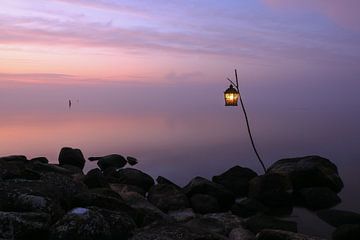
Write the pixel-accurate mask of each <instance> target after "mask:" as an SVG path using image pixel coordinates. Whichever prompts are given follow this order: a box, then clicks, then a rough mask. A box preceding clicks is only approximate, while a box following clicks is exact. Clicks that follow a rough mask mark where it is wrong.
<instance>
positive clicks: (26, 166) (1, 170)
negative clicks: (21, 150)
mask: <svg viewBox="0 0 360 240" xmlns="http://www.w3.org/2000/svg"><path fill="white" fill-rule="evenodd" d="M1 159H3V160H0V179H3V180H9V179H27V180H38V179H39V178H40V175H39V174H38V173H37V172H35V171H33V170H32V164H31V162H30V161H27V160H24V159H23V158H22V157H21V156H20V157H18V156H11V157H4V158H1Z"/></svg>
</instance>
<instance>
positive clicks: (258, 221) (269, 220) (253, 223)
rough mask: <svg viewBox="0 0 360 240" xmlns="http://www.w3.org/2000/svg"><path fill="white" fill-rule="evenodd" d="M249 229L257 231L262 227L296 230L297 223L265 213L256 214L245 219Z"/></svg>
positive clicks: (262, 228)
mask: <svg viewBox="0 0 360 240" xmlns="http://www.w3.org/2000/svg"><path fill="white" fill-rule="evenodd" d="M245 224H246V226H247V228H248V229H250V231H252V232H253V233H258V232H260V231H262V230H264V229H278V230H285V231H290V232H297V224H296V222H293V221H288V220H283V219H279V218H275V217H271V216H267V215H256V216H253V217H250V218H249V219H247V220H246V221H245Z"/></svg>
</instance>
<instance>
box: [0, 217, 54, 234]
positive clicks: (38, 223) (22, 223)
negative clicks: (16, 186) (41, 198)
mask: <svg viewBox="0 0 360 240" xmlns="http://www.w3.org/2000/svg"><path fill="white" fill-rule="evenodd" d="M49 225H50V216H49V215H48V214H45V213H33V212H27V213H19V212H0V239H4V240H7V239H16V240H27V239H38V240H42V239H46V237H47V233H48V228H49Z"/></svg>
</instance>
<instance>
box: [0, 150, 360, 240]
mask: <svg viewBox="0 0 360 240" xmlns="http://www.w3.org/2000/svg"><path fill="white" fill-rule="evenodd" d="M89 160H90V161H97V164H98V166H99V168H96V169H92V170H90V171H89V172H87V173H86V174H84V173H83V168H84V165H85V162H86V160H85V158H84V156H83V154H82V152H81V150H79V149H72V148H68V147H66V148H63V149H61V151H60V154H59V164H50V163H49V161H48V160H47V159H46V158H44V157H39V158H34V159H30V160H28V159H27V158H26V157H25V156H8V157H0V239H1V240H10V239H21V240H22V239H36V240H43V239H44V240H45V239H51V240H62V239H70V240H71V239H78V240H85V239H90V240H91V239H106V240H107V239H108V240H111V239H120V240H122V239H124V240H125V239H132V240H169V239H178V240H181V239H183V240H192V239H194V240H195V239H198V240H200V239H201V240H222V239H224V240H225V239H229V240H255V239H256V240H292V239H294V240H319V239H321V238H318V237H313V236H306V235H303V234H300V233H297V224H296V222H294V221H290V220H286V219H284V217H286V216H289V214H291V212H292V210H293V208H294V207H295V206H299V207H304V208H307V209H310V210H311V211H314V212H316V214H317V215H318V217H319V218H321V219H322V220H324V221H325V222H327V223H328V224H330V225H332V226H334V227H336V230H335V231H334V232H333V239H334V240H342V239H346V240H352V239H360V214H358V213H354V212H348V211H341V210H334V209H329V208H331V207H334V206H336V205H337V204H338V203H340V202H341V199H340V198H339V196H338V195H337V194H338V193H339V192H340V191H341V189H342V188H343V182H342V180H341V178H340V176H339V174H338V170H337V167H336V165H334V164H333V163H332V162H331V161H329V160H328V159H325V158H322V157H319V156H306V157H301V158H291V159H282V160H279V161H277V162H275V163H274V164H273V165H272V166H270V167H269V169H268V171H267V173H266V174H264V175H258V174H257V173H256V172H254V171H253V170H251V169H249V168H244V167H240V166H235V167H232V168H230V169H229V170H227V171H226V172H224V173H222V174H219V175H217V176H214V177H213V178H212V179H211V180H209V179H205V178H202V177H195V178H193V179H192V180H191V181H190V182H189V183H188V184H187V185H186V186H184V187H180V186H178V185H176V184H175V183H173V182H171V181H170V180H168V179H166V178H165V177H162V176H159V177H157V179H156V182H155V181H154V179H153V178H152V177H151V176H149V175H148V174H146V173H144V172H142V171H140V170H138V169H135V168H133V167H128V168H125V166H126V165H130V166H134V165H136V163H137V159H136V158H133V157H127V158H125V157H123V156H121V155H118V154H112V155H108V156H104V157H91V158H89Z"/></svg>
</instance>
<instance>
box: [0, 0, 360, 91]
mask: <svg viewBox="0 0 360 240" xmlns="http://www.w3.org/2000/svg"><path fill="white" fill-rule="evenodd" d="M359 7H360V3H359V1H357V0H316V1H311V0H304V1H287V0H242V1H232V0H227V1H217V0H207V1H205V0H200V1H192V0H189V1H166V0H158V1H151V2H149V1H145V0H142V1H141V0H140V1H133V0H132V1H125V0H124V1H120V0H36V1H27V0H2V1H1V8H0V33H1V34H0V85H2V86H5V85H9V84H10V85H14V84H39V83H40V84H70V85H71V84H103V83H119V82H122V83H124V82H131V83H147V84H157V83H162V84H164V83H166V84H172V83H179V82H185V83H187V82H190V83H192V82H199V83H202V82H208V83H212V82H216V81H219V79H225V76H228V75H230V76H231V75H232V74H233V73H232V71H233V69H234V68H237V69H238V70H239V72H240V74H241V76H243V77H244V79H247V80H249V81H250V80H253V81H262V82H265V81H275V82H276V81H280V80H281V81H301V79H304V78H309V76H311V77H313V78H314V79H315V78H316V77H320V76H321V77H322V78H329V80H328V82H329V83H330V84H331V81H335V80H331V79H330V78H333V77H334V76H344V75H346V76H348V75H349V76H351V77H353V76H355V75H359V72H360V70H359V69H360V68H359V62H360V24H359V23H360V15H359V14H358V13H357V9H359ZM269 79H270V80H269ZM245 81H246V80H245ZM349 81H350V80H349Z"/></svg>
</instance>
